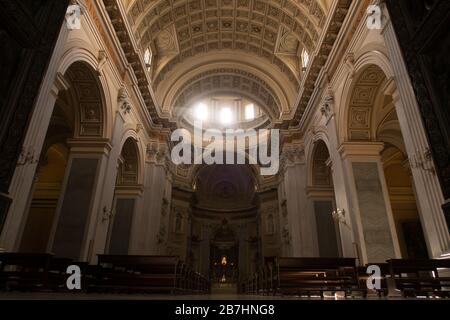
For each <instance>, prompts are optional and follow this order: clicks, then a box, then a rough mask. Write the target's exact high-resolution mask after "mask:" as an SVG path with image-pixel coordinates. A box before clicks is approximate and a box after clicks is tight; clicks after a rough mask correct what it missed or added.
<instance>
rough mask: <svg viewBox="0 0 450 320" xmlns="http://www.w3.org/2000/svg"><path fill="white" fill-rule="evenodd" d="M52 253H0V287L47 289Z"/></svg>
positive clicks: (25, 289) (32, 289) (9, 288)
mask: <svg viewBox="0 0 450 320" xmlns="http://www.w3.org/2000/svg"><path fill="white" fill-rule="evenodd" d="M52 258H53V255H52V254H48V253H43V254H37V253H8V252H6V253H0V289H3V290H24V291H35V290H48V289H49V288H50V287H49V276H50V275H49V272H50V268H51V261H52Z"/></svg>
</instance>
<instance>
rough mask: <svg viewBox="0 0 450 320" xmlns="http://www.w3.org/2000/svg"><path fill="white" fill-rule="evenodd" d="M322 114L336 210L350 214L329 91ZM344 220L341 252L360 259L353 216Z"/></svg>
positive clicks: (348, 194)
mask: <svg viewBox="0 0 450 320" xmlns="http://www.w3.org/2000/svg"><path fill="white" fill-rule="evenodd" d="M321 112H322V116H323V119H322V120H323V121H324V123H325V126H326V127H327V130H328V139H329V141H328V143H329V148H328V149H329V150H328V151H329V153H330V159H329V161H328V165H329V166H330V168H331V174H332V177H333V189H334V197H335V201H336V208H337V209H339V210H341V211H342V212H350V199H351V195H350V194H351V193H350V190H349V184H348V181H347V180H348V179H347V177H346V175H345V172H344V164H343V161H342V158H341V155H340V154H339V151H338V148H339V140H338V130H337V126H336V117H335V113H334V94H333V93H332V92H331V90H328V93H327V95H326V96H325V98H324V100H323V101H322V106H321ZM343 218H344V219H343V220H339V219H338V224H339V235H340V237H339V238H340V240H341V250H342V256H343V257H349V258H350V257H358V251H357V248H356V242H357V241H356V238H357V237H356V234H355V232H354V229H353V222H354V221H353V220H354V219H353V218H352V215H351V214H346V215H344V216H343Z"/></svg>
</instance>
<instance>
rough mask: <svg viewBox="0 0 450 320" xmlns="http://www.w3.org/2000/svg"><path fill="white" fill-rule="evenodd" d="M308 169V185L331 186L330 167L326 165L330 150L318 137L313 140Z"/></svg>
mask: <svg viewBox="0 0 450 320" xmlns="http://www.w3.org/2000/svg"><path fill="white" fill-rule="evenodd" d="M310 156H311V161H310V162H309V166H310V167H309V170H308V185H309V186H311V187H321V188H332V187H333V181H332V175H331V168H330V167H329V165H328V163H327V162H328V160H329V159H330V152H329V149H328V146H327V144H326V143H325V142H324V141H323V140H321V139H319V140H316V141H314V143H313V146H312V152H311V155H310Z"/></svg>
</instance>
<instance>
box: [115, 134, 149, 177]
mask: <svg viewBox="0 0 450 320" xmlns="http://www.w3.org/2000/svg"><path fill="white" fill-rule="evenodd" d="M129 140H132V141H133V143H134V145H135V147H136V150H137V182H136V183H137V184H139V185H142V184H143V183H144V174H145V169H144V164H145V152H144V150H145V146H144V145H143V142H142V140H141V139H139V135H138V133H137V132H136V131H135V130H134V129H128V130H126V131H125V132H124V133H123V135H122V137H121V140H120V144H119V146H120V150H121V152H122V150H123V148H124V146H125V143H126V142H127V141H129Z"/></svg>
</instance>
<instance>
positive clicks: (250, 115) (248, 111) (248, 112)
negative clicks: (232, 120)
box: [245, 103, 255, 120]
mask: <svg viewBox="0 0 450 320" xmlns="http://www.w3.org/2000/svg"><path fill="white" fill-rule="evenodd" d="M254 119H255V105H254V104H253V103H250V104H248V105H246V106H245V120H254Z"/></svg>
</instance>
